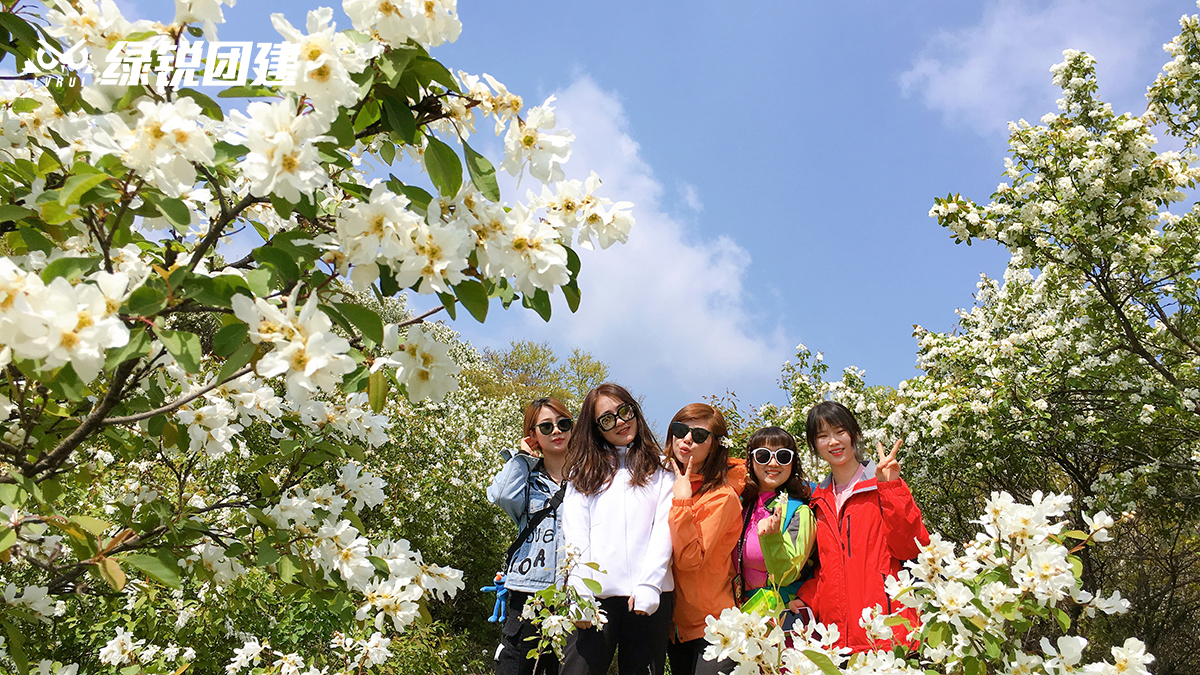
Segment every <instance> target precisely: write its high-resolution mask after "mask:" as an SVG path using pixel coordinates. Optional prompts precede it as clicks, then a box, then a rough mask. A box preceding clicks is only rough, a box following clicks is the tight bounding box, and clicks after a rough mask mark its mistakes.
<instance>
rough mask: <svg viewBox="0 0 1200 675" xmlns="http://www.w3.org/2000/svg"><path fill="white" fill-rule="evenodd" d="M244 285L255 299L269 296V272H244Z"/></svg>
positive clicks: (263, 270)
mask: <svg viewBox="0 0 1200 675" xmlns="http://www.w3.org/2000/svg"><path fill="white" fill-rule="evenodd" d="M246 284H247V285H248V286H249V287H250V292H251V293H253V294H254V295H255V297H259V298H265V297H267V296H268V295H270V294H271V270H265V269H262V270H250V271H249V272H246Z"/></svg>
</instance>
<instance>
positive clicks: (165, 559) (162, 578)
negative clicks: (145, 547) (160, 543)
mask: <svg viewBox="0 0 1200 675" xmlns="http://www.w3.org/2000/svg"><path fill="white" fill-rule="evenodd" d="M121 562H124V563H126V564H128V565H129V566H131V567H135V568H137V569H139V570H141V571H142V572H144V573H146V575H147V576H149V577H150V578H152V579H154V580H155V581H157V582H159V583H160V584H162V585H164V586H166V587H168V588H182V587H183V579H181V578H180V576H179V564H178V563H177V562H175V561H174V559H173V558H172V557H171V555H170V554H169V553H167V552H166V551H159V552H158V555H157V556H152V555H145V554H143V553H127V554H125V555H124V556H122V557H121Z"/></svg>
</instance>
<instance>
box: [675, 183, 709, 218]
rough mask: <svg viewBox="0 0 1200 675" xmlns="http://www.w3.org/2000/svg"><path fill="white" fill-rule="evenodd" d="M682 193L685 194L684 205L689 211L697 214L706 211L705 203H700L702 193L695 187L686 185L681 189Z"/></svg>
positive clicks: (689, 184)
mask: <svg viewBox="0 0 1200 675" xmlns="http://www.w3.org/2000/svg"><path fill="white" fill-rule="evenodd" d="M680 192H682V193H683V203H684V204H687V206H688V208H689V209H691V210H693V211H695V212H696V213H700V212H701V211H703V210H704V202H702V201H700V193H699V192H697V191H696V186H695V185H692V184H691V183H684V184H683V185H682V186H681V187H680Z"/></svg>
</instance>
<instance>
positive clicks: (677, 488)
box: [669, 457, 692, 499]
mask: <svg viewBox="0 0 1200 675" xmlns="http://www.w3.org/2000/svg"><path fill="white" fill-rule="evenodd" d="M669 461H670V462H671V468H672V469H674V470H675V484H674V485H672V486H671V491H672V492H674V494H675V499H691V498H692V458H691V457H689V458H688V463H687V471H685V472H683V473H680V472H679V462H677V461H675V460H674V459H671V460H669Z"/></svg>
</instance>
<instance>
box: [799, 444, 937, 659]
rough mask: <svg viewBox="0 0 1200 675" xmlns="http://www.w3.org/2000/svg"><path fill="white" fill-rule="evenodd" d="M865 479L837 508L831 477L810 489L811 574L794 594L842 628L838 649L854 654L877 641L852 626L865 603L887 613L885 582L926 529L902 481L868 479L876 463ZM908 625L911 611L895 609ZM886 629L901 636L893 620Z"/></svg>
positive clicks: (913, 619) (889, 605) (914, 619)
mask: <svg viewBox="0 0 1200 675" xmlns="http://www.w3.org/2000/svg"><path fill="white" fill-rule="evenodd" d="M863 475H864V476H866V478H864V479H863V480H861V481H859V483H858V484H857V485H855V486H854V490H853V491H852V492H851V494H850V496H849V497H848V498H847V499H846V502H845V504H844V505H843V506H842V512H841V514H840V517H839V515H838V513H837V499H836V497H834V494H833V477H832V476H829V477H826V479H825V480H824V481H822V482H821V484H820V485H818V486H817V489H816V490H814V491H813V495H812V500H811V502H810V504H809V505H810V507H811V508H812V510H813V515H814V516H815V517H816V520H817V556H818V564H817V573H816V576H814V577H813V578H812V579H810V580H809V581H808V582H807V583H805V584H804V586H802V587H801V588H800V591H799V593H798V594H797V597H798V598H799V599H800V600H802V601H804V604H806V605H808V606H809V607H810V608H812V610H813V613H814V614H815V615H816V618H817V620H818V621H820V622H821V623H824V624H830V623H834V624H837V627H838V630H839V632H840V633H841V639H840V641H839V642H838V645H837V646H839V647H850V648H851V649H853V650H854V651H856V652H861V651H866V650H868V649H874V648H876V647H877V646H878V647H881V648H885V649H886V648H889V647H890V645H888V644H886V643H880V644H879V645H876V644H874V643H872V642H871V641H870V640H868V639H867V633H866V631H865V630H864V629H863V627H862V626H860V625H859V624H858V621H859V619H860V618H862V611H863V609H864V608H866V607H873V606H875V605H879V606H880V607H882V608H883V610H884V612H886V613H891V612H892V611H894V610H895V609H897V607H894V606H893V603H892V600H891V598H889V597H888V594H887V592H886V591H884V589H883V584H884V580H885V579H887V577H888V576H889V575H895V574H896V573H897V572H899V571H900V570H901V569H902V568H903V567H904V562H905V561H906V560H911V559H913V558H915V557H917V554H918V553H919V552H920V550H919V548H918V544H917V541H915V540H919V541H920V543H921V544H922V545H923V544H928V543H929V532H928V531H926V529H925V524H924V523H923V522H921V509H919V508H917V504H916V502H914V501H913V497H912V492H910V491H909V489H908V484H907V483H905V482H904V480H903V479H896V480H893V481H888V482H886V483H879V482H877V481H876V480H875V478H874V476H875V464H874V463H871V464H869V465H867V467H866V469H864V473H863ZM901 614H902V616H904V617H905V618H906V619H908V620H909V622H911V623H912V625H913V627H914V628H916V627H917V626H919V621H918V616H917V613H916V610H913V609H911V608H905V609H904V611H903V612H902V613H901ZM892 631H893V634H894V635H895V637H896V640H897V641H898V642H901V643H906V642H907V633H908V630H907V629H906V628H905V627H904V626H903V625H900V626H893V627H892Z"/></svg>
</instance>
